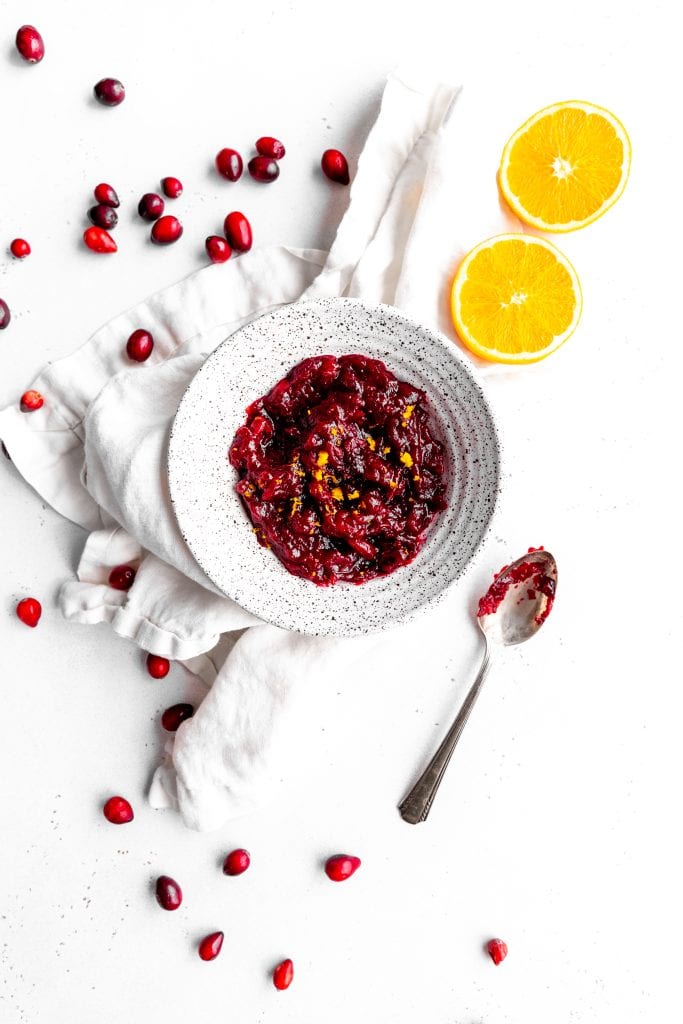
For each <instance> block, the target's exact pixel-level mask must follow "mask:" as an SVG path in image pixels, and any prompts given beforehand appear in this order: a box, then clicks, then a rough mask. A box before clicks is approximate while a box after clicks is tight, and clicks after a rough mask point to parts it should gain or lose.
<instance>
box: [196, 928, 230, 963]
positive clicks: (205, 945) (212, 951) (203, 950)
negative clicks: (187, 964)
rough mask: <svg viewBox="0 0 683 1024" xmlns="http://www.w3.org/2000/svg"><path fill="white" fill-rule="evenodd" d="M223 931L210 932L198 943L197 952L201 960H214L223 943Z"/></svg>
mask: <svg viewBox="0 0 683 1024" xmlns="http://www.w3.org/2000/svg"><path fill="white" fill-rule="evenodd" d="M223 939H224V935H223V932H211V934H210V935H205V936H204V938H203V939H202V941H201V942H200V943H199V947H198V949H197V952H198V953H199V956H200V957H201V959H202V960H215V959H216V957H217V956H218V954H219V953H220V951H221V947H222V945H223Z"/></svg>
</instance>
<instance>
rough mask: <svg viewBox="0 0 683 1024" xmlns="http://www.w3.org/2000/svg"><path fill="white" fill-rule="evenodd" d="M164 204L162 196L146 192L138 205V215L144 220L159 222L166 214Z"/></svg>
mask: <svg viewBox="0 0 683 1024" xmlns="http://www.w3.org/2000/svg"><path fill="white" fill-rule="evenodd" d="M165 205H166V204H165V203H164V201H163V199H162V198H161V196H158V195H157V194H156V192H145V194H144V196H143V197H142V199H141V200H140V202H139V203H138V213H139V214H140V216H141V217H142V218H143V220H158V219H159V217H161V215H162V213H163V212H164V206H165Z"/></svg>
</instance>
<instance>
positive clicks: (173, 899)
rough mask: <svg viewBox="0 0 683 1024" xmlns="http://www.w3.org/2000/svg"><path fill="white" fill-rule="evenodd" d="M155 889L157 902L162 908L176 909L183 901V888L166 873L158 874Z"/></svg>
mask: <svg viewBox="0 0 683 1024" xmlns="http://www.w3.org/2000/svg"><path fill="white" fill-rule="evenodd" d="M155 891H156V897H157V903H158V904H159V906H160V907H161V908H162V910H177V909H178V907H179V906H180V904H181V903H182V902H183V890H182V889H181V888H180V886H179V885H178V883H177V882H176V880H175V879H174V878H170V877H169V876H168V875H159V877H158V878H157V884H156V888H155Z"/></svg>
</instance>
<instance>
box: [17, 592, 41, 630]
mask: <svg viewBox="0 0 683 1024" xmlns="http://www.w3.org/2000/svg"><path fill="white" fill-rule="evenodd" d="M42 614H43V608H42V605H41V603H40V601H38V600H37V598H35V597H25V598H24V599H23V601H20V602H19V604H18V605H17V618H18V619H20V620H21V622H23V623H24V625H25V626H31V628H34V627H35V626H37V625H38V622H39V620H40V616H41V615H42Z"/></svg>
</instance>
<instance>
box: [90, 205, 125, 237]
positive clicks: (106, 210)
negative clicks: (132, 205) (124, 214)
mask: <svg viewBox="0 0 683 1024" xmlns="http://www.w3.org/2000/svg"><path fill="white" fill-rule="evenodd" d="M88 218H89V219H90V220H91V221H92V223H93V224H95V226H96V227H98V228H106V229H107V231H111V230H112V228H115V227H116V225H117V224H118V222H119V215H118V214H117V212H116V210H115V209H114V208H113V207H111V206H105V204H104V203H98V204H97V206H91V207H90V209H89V210H88Z"/></svg>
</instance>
